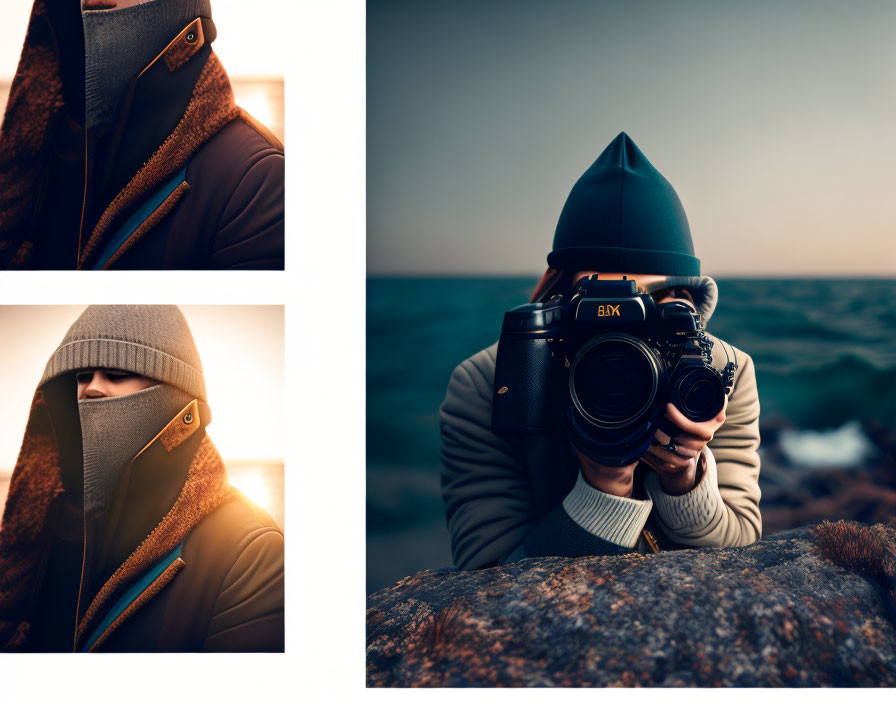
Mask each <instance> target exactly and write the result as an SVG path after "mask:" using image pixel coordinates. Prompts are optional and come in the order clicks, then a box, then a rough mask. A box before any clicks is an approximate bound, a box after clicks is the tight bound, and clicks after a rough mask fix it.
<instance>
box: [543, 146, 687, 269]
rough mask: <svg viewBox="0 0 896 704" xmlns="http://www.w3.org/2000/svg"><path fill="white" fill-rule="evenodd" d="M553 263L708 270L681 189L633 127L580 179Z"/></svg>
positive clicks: (556, 236) (559, 234) (562, 266)
mask: <svg viewBox="0 0 896 704" xmlns="http://www.w3.org/2000/svg"><path fill="white" fill-rule="evenodd" d="M548 264H549V265H550V266H551V267H553V268H555V269H573V270H576V271H584V270H594V271H607V272H610V271H613V272H617V271H618V272H623V271H624V272H629V273H632V274H667V275H670V276H698V275H699V274H700V260H699V259H697V257H695V256H694V245H693V242H692V241H691V230H690V226H689V225H688V220H687V216H686V215H685V212H684V208H683V207H682V205H681V201H680V200H679V198H678V194H677V193H676V192H675V189H674V188H672V185H671V184H670V183H669V182H668V181H667V180H666V179H665V178H664V177H663V175H662V174H660V172H659V171H657V170H656V169H655V168H654V167H653V165H652V164H651V163H650V162H649V161H647V158H646V157H645V156H644V154H642V153H641V150H640V149H638V147H637V146H636V145H635V143H634V142H633V141H632V140H631V138H630V137H629V136H628V135H627V134H625V132H621V133H620V134H619V136H618V137H616V139H614V140H613V141H612V142H611V143H610V145H609V146H608V147H607V148H606V149H605V150H604V151H603V153H602V154H601V155H600V156H599V157H598V158H597V161H595V162H594V163H593V164H592V165H591V167H590V168H589V169H588V170H587V171H586V172H585V173H584V174H582V176H581V178H579V180H578V181H577V182H576V184H575V185H574V186H573V188H572V191H571V192H570V194H569V197H568V198H567V199H566V204H565V205H564V206H563V210H562V212H561V213H560V219H559V221H558V222H557V230H556V232H555V233H554V247H553V251H552V252H551V253H550V254H549V255H548Z"/></svg>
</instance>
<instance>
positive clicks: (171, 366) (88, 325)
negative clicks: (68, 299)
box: [40, 306, 208, 401]
mask: <svg viewBox="0 0 896 704" xmlns="http://www.w3.org/2000/svg"><path fill="white" fill-rule="evenodd" d="M96 368H100V369H121V370H123V371H128V372H134V373H135V374H142V375H143V376H147V377H149V378H150V379H155V380H156V381H161V382H164V383H166V384H170V385H171V386H174V387H176V388H178V389H181V390H182V391H185V392H186V393H188V394H190V395H191V396H193V397H194V398H197V399H199V400H200V401H207V400H208V399H206V393H205V379H204V377H203V375H202V363H201V362H200V361H199V352H198V351H197V350H196V343H195V342H194V341H193V335H192V334H191V333H190V328H189V326H188V325H187V321H186V319H185V318H184V316H183V313H181V312H180V309H179V308H178V307H177V306H90V307H89V308H87V310H85V311H84V312H83V313H82V314H81V316H80V317H79V318H78V319H77V320H76V321H75V322H74V324H73V325H72V326H71V327H70V328H69V331H68V332H67V333H66V334H65V337H64V338H63V340H62V342H61V343H60V345H59V347H58V348H57V349H56V351H55V352H54V353H53V356H52V357H50V361H49V362H47V366H46V368H45V369H44V376H43V379H41V381H40V383H41V385H43V384H44V383H45V382H47V381H49V380H50V379H53V378H55V377H58V376H60V375H61V374H65V373H67V372H71V371H75V370H77V369H96Z"/></svg>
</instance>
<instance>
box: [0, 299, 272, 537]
mask: <svg viewBox="0 0 896 704" xmlns="http://www.w3.org/2000/svg"><path fill="white" fill-rule="evenodd" d="M82 310H84V306H0V339H3V340H4V343H5V344H3V345H2V346H0V369H2V370H3V372H4V374H3V376H4V384H3V387H4V388H3V394H2V397H0V417H2V418H3V419H4V422H3V423H2V424H0V503H2V501H3V499H4V498H5V492H6V486H5V484H6V482H7V481H8V478H9V475H10V472H11V471H12V468H13V467H14V465H15V461H16V457H17V455H18V452H19V446H20V445H21V442H22V435H23V434H24V432H25V424H26V422H27V420H28V409H29V408H30V406H31V399H32V397H33V396H34V391H35V389H36V387H37V383H38V381H40V378H41V374H42V373H43V369H44V365H45V364H46V362H47V360H48V359H49V357H50V355H51V354H52V353H53V350H55V349H56V347H57V346H58V345H59V342H60V341H61V340H62V338H63V336H64V335H65V332H66V330H68V328H69V326H70V325H71V324H72V323H73V322H74V321H75V319H76V318H77V317H78V315H80V314H81V311H82ZM181 310H182V311H183V313H184V316H185V317H186V318H187V322H188V323H189V325H190V329H191V330H192V332H193V338H194V339H195V341H196V346H197V348H198V349H199V355H200V357H201V359H202V366H203V371H204V372H205V382H206V387H207V389H208V402H209V406H211V409H212V423H211V425H210V427H209V436H210V437H211V439H212V440H213V441H214V443H215V445H216V446H217V448H218V450H219V451H220V452H221V455H222V457H223V458H224V461H225V463H226V464H227V469H228V473H229V474H230V478H231V482H232V483H233V484H235V485H236V486H237V487H238V488H240V489H241V490H242V491H243V492H244V493H245V494H246V495H247V496H249V498H250V499H252V500H253V501H255V503H257V504H259V505H261V506H263V507H264V508H265V509H266V510H268V511H269V512H270V513H271V514H272V515H273V516H274V518H275V519H276V520H277V522H278V523H279V524H280V525H281V526H282V525H283V456H284V450H283V447H284V421H283V413H284V406H283V400H284V394H283V383H284V381H283V374H284V364H283V363H284V353H283V345H284V339H283V334H284V332H283V307H282V306H181Z"/></svg>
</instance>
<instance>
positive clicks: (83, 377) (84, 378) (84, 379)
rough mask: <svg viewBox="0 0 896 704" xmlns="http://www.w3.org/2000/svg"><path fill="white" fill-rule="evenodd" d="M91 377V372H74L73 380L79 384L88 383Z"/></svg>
mask: <svg viewBox="0 0 896 704" xmlns="http://www.w3.org/2000/svg"><path fill="white" fill-rule="evenodd" d="M92 378H93V373H92V372H90V373H88V372H83V373H81V374H75V380H76V381H77V382H78V383H79V384H89V383H90V380H91V379H92Z"/></svg>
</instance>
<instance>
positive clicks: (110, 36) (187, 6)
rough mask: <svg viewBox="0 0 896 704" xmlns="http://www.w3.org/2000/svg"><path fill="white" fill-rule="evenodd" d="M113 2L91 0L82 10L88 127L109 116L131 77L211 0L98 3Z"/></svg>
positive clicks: (207, 12)
mask: <svg viewBox="0 0 896 704" xmlns="http://www.w3.org/2000/svg"><path fill="white" fill-rule="evenodd" d="M114 4H115V3H114V2H98V1H97V0H94V1H93V2H88V3H85V6H84V8H85V9H84V10H83V12H82V21H83V24H84V58H85V67H84V78H85V89H86V100H87V127H88V129H96V128H98V127H102V126H103V125H105V124H107V123H108V122H109V121H110V119H111V117H112V114H113V111H114V110H115V107H116V105H117V104H118V101H119V100H121V98H122V96H123V94H124V91H125V88H126V87H127V85H128V83H129V82H130V80H131V79H132V78H134V77H135V76H137V75H138V74H139V73H140V72H141V71H142V70H143V69H144V68H146V66H147V65H149V63H150V62H151V61H152V60H153V59H154V58H156V57H157V56H158V55H159V54H160V53H162V50H163V49H165V47H166V46H168V44H169V43H171V41H172V40H173V39H174V38H175V37H177V35H178V34H179V33H180V32H181V31H182V30H183V29H184V28H185V27H186V26H187V25H188V24H190V22H192V21H193V20H195V19H196V18H197V17H208V18H211V16H212V10H211V1H210V0H146V1H145V2H142V3H140V4H139V5H133V6H131V7H125V8H122V9H99V8H103V7H113V8H114ZM91 8H97V9H91Z"/></svg>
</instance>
